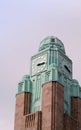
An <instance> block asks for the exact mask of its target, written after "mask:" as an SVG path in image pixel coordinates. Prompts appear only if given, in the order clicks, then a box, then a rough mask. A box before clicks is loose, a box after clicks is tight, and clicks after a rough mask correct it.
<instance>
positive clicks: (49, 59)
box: [31, 36, 72, 114]
mask: <svg viewBox="0 0 81 130" xmlns="http://www.w3.org/2000/svg"><path fill="white" fill-rule="evenodd" d="M31 81H32V100H31V112H35V111H38V110H41V100H42V87H41V86H42V84H44V83H47V82H49V81H57V82H59V83H60V84H62V85H63V86H64V90H65V94H64V96H65V98H64V101H65V103H64V111H65V112H66V113H68V114H70V88H69V86H71V82H72V61H71V59H69V58H68V57H67V56H66V53H65V49H64V45H63V43H62V42H61V41H60V40H59V39H58V38H56V37H54V36H51V37H47V38H45V39H44V40H43V41H41V43H40V47H39V51H38V53H37V54H36V55H34V56H32V58H31ZM67 92H68V94H67Z"/></svg>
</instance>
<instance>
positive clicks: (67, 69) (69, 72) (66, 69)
mask: <svg viewBox="0 0 81 130" xmlns="http://www.w3.org/2000/svg"><path fill="white" fill-rule="evenodd" d="M64 67H65V69H66V70H67V71H68V72H69V73H70V72H71V71H70V70H69V68H68V67H67V66H66V65H64Z"/></svg>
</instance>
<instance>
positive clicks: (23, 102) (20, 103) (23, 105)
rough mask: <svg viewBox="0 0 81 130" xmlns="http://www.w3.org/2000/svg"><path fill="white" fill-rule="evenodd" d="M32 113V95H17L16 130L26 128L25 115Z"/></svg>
mask: <svg viewBox="0 0 81 130" xmlns="http://www.w3.org/2000/svg"><path fill="white" fill-rule="evenodd" d="M29 112H30V93H24V92H23V93H21V94H17V95H16V108H15V122H14V130H22V128H25V117H24V115H26V114H28V113H29Z"/></svg>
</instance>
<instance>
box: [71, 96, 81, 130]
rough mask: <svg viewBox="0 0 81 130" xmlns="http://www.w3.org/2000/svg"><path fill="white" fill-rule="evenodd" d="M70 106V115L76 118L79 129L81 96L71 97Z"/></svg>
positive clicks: (80, 128) (80, 125)
mask: <svg viewBox="0 0 81 130" xmlns="http://www.w3.org/2000/svg"><path fill="white" fill-rule="evenodd" d="M71 106H72V108H71V113H72V117H73V118H74V119H75V120H77V125H78V127H79V129H78V130H81V98H78V97H72V100H71Z"/></svg>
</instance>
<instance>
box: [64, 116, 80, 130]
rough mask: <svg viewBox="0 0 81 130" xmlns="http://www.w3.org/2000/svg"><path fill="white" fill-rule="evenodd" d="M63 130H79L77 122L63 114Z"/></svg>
mask: <svg viewBox="0 0 81 130" xmlns="http://www.w3.org/2000/svg"><path fill="white" fill-rule="evenodd" d="M64 130H79V129H78V126H77V120H75V119H73V117H72V116H69V115H67V114H64Z"/></svg>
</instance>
